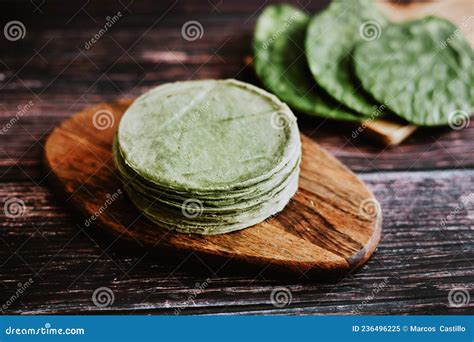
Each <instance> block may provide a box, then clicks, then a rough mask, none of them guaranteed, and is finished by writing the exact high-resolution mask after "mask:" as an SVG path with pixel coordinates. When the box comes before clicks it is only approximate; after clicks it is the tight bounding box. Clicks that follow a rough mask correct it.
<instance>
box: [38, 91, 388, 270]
mask: <svg viewBox="0 0 474 342" xmlns="http://www.w3.org/2000/svg"><path fill="white" fill-rule="evenodd" d="M131 102H132V101H131V100H120V101H118V102H116V103H111V104H105V103H104V104H100V105H97V106H94V107H89V108H86V109H84V110H83V111H81V112H79V113H77V114H75V115H74V116H73V117H71V118H70V119H68V120H66V121H65V122H63V123H62V124H61V125H60V126H58V127H57V128H55V129H54V130H53V131H52V133H51V134H50V136H49V137H48V139H47V141H46V145H45V162H46V165H47V167H48V168H49V171H50V172H49V176H50V179H51V181H52V182H53V183H54V186H55V188H59V189H60V191H61V192H62V193H63V195H64V194H65V195H66V198H68V203H70V204H71V205H72V206H74V207H75V208H76V209H78V210H79V211H80V212H81V213H82V214H83V216H84V221H82V223H81V224H82V225H85V226H89V225H91V226H92V225H94V226H95V225H97V226H98V227H100V228H101V229H103V230H106V231H108V232H111V233H113V234H115V235H118V236H120V237H123V238H127V239H132V240H135V241H139V242H140V243H141V244H143V245H145V246H149V247H156V248H166V249H168V250H169V249H173V250H180V251H196V252H198V253H201V254H205V255H211V256H216V257H224V258H233V259H236V260H240V261H242V262H246V263H251V264H257V265H261V266H264V267H266V266H270V267H272V268H277V269H284V270H290V271H293V272H296V273H298V274H301V273H306V272H308V271H312V272H313V271H316V272H318V273H320V272H344V271H349V270H351V269H353V268H354V267H357V266H359V265H361V264H362V263H364V262H365V261H367V259H368V258H369V257H370V256H371V255H372V253H373V252H374V250H375V248H376V246H377V244H378V242H379V239H380V232H381V222H382V215H381V211H380V206H379V204H378V202H377V201H376V200H375V198H374V196H373V195H372V193H370V191H369V190H368V189H367V188H366V187H365V185H364V184H363V183H362V182H361V181H360V180H359V179H358V178H357V177H356V176H355V175H354V174H353V173H352V172H351V171H349V170H348V169H347V168H346V167H345V166H344V165H342V164H341V163H340V162H339V161H337V160H336V159H335V158H334V157H332V156H331V155H330V154H329V153H328V152H326V151H325V150H324V149H322V148H321V147H320V146H319V145H318V144H317V143H315V142H314V141H313V140H311V139H310V138H308V137H305V136H303V137H302V145H303V156H302V165H301V176H300V181H299V190H298V192H297V194H296V195H295V196H294V198H293V199H292V200H291V202H290V203H289V204H288V205H287V207H286V208H285V209H284V210H283V211H282V212H281V213H279V214H278V215H277V216H276V217H273V218H271V219H269V220H267V221H265V222H262V223H260V224H258V225H255V226H253V227H250V228H247V229H244V230H241V231H238V232H233V233H229V234H224V235H217V236H201V235H194V234H180V233H173V232H171V231H169V230H168V229H166V228H164V227H158V226H157V225H155V224H154V223H151V222H150V221H148V220H147V219H146V218H144V217H143V216H141V214H140V213H139V212H138V210H137V209H136V208H135V207H134V206H133V205H132V203H131V202H130V200H129V199H128V198H127V195H126V194H125V192H124V190H123V188H122V184H121V182H120V179H119V176H118V171H117V170H116V168H115V166H114V163H113V159H112V151H111V149H112V140H113V136H114V132H115V129H116V126H117V124H118V122H119V121H120V118H121V117H122V115H123V113H124V111H125V110H126V108H127V107H128V106H129V105H130V104H131Z"/></svg>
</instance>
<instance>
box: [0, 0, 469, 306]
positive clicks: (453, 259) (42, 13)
mask: <svg viewBox="0 0 474 342" xmlns="http://www.w3.org/2000/svg"><path fill="white" fill-rule="evenodd" d="M263 6H264V2H258V1H254V0H239V1H227V0H226V1H222V0H209V2H208V1H205V0H204V1H198V0H190V1H176V2H171V1H141V2H138V1H137V2H136V3H135V2H133V1H129V0H119V1H117V2H115V1H100V2H94V3H93V2H92V1H90V2H89V1H85V2H84V1H80V2H75V3H74V2H72V3H69V2H63V1H48V2H43V1H39V0H33V1H31V2H30V1H20V2H19V1H13V0H9V1H4V2H2V4H1V5H0V13H1V14H2V15H1V17H2V21H1V24H2V27H3V25H5V24H6V23H7V22H9V21H12V20H19V21H21V22H22V23H23V24H24V26H25V29H26V35H25V37H24V38H23V39H19V40H16V41H9V40H7V39H5V37H4V36H1V37H0V42H1V43H0V44H1V45H0V51H1V53H0V94H1V95H0V96H1V97H0V99H1V100H0V127H3V130H2V131H1V133H0V175H1V176H0V180H1V187H0V200H1V201H2V203H1V205H2V207H3V206H4V203H6V202H7V201H10V202H9V203H11V202H12V199H14V200H15V201H17V203H20V204H21V201H23V203H24V206H23V207H21V206H20V209H24V210H23V211H22V212H20V213H19V214H20V215H19V216H18V217H12V215H11V213H10V214H8V213H7V212H6V211H5V210H1V209H0V309H2V311H3V312H4V313H10V314H18V313H27V314H40V313H49V314H58V313H70V314H77V313H139V314H148V313H167V314H174V313H180V314H208V313H224V314H229V313H235V314H246V313H252V314H270V313H271V314H355V313H362V314H463V313H468V312H469V311H471V312H472V309H473V306H474V301H473V300H471V302H470V303H469V304H465V305H464V306H462V307H452V306H451V307H450V306H449V301H448V297H449V293H450V292H451V293H452V294H453V292H452V290H454V289H457V290H456V291H459V289H458V288H460V289H461V291H464V292H463V293H464V294H465V293H467V292H469V291H471V294H472V284H473V281H474V266H473V261H474V236H473V218H474V198H472V197H473V196H474V195H473V193H474V169H473V166H474V152H473V150H474V148H473V147H474V144H473V141H474V127H473V126H474V125H473V124H472V123H471V125H470V127H467V128H465V129H462V130H451V129H449V128H443V129H426V130H419V131H418V132H417V133H416V134H415V135H414V136H413V137H411V138H410V139H409V140H408V141H407V142H405V143H404V144H403V145H402V146H399V147H396V148H383V147H380V146H377V145H375V144H373V143H371V142H368V141H366V140H364V139H363V138H357V139H353V138H352V137H351V130H350V128H347V127H341V125H339V124H335V123H332V122H328V121H326V122H323V121H321V120H317V119H314V118H305V117H303V116H300V126H301V129H302V130H303V131H304V132H306V133H308V134H311V136H312V138H314V139H315V140H316V141H317V142H319V143H320V144H321V145H322V146H324V147H325V148H327V149H328V150H329V151H330V152H331V153H333V154H334V155H335V156H337V157H338V158H339V159H340V160H341V161H343V162H344V163H345V164H346V165H348V166H349V167H350V168H351V169H352V170H353V171H355V172H356V173H358V174H359V175H360V177H361V178H362V179H363V180H364V181H365V182H366V183H367V184H368V185H369V187H370V188H371V190H373V191H374V193H375V195H376V196H377V198H378V199H379V201H380V203H381V205H382V209H383V215H384V223H383V235H382V241H381V243H380V246H379V248H378V250H377V251H376V253H375V255H374V256H373V258H372V259H371V260H370V261H369V262H368V263H367V264H366V265H365V266H363V267H362V268H361V269H359V270H357V271H354V272H352V273H351V274H349V275H348V276H346V277H341V278H339V279H325V278H324V277H321V278H319V279H305V278H300V279H298V278H292V277H289V276H277V275H274V274H271V273H268V272H267V271H266V270H262V269H256V268H251V267H240V266H239V265H234V264H233V263H232V262H228V261H227V260H217V261H209V260H204V259H203V258H202V257H201V256H199V255H196V254H191V255H172V254H171V255H170V254H168V255H165V254H161V253H158V252H155V251H148V250H143V249H140V248H138V247H137V246H133V245H132V244H128V243H124V242H122V241H119V240H114V239H112V238H110V237H109V236H107V235H104V234H102V233H101V232H100V231H99V230H98V229H97V228H94V227H89V228H87V229H83V228H81V226H80V225H79V224H78V222H80V220H81V219H80V218H78V217H76V216H75V214H74V213H73V211H72V210H71V208H70V207H69V206H68V203H67V201H62V200H59V199H58V197H56V195H55V193H53V191H52V190H51V188H50V186H49V184H48V181H47V179H46V177H45V171H44V169H43V166H42V156H43V143H44V139H45V137H46V136H47V134H48V132H50V130H51V129H52V128H53V127H55V126H56V125H57V124H58V123H60V122H61V121H62V120H64V119H66V118H68V117H69V116H71V115H72V114H73V113H74V112H76V111H78V110H80V109H81V108H83V107H84V106H87V105H90V104H95V103H98V102H103V101H109V100H113V99H116V98H119V97H134V96H136V95H138V94H140V93H142V92H143V91H145V90H146V89H149V88H150V87H153V86H155V85H158V84H161V83H164V82H168V81H176V80H186V79H199V78H226V77H235V78H238V79H242V80H246V81H250V82H254V83H257V80H256V79H255V78H254V76H253V75H252V72H251V70H249V69H248V68H245V67H244V63H243V59H244V57H245V56H246V55H247V54H249V53H250V44H251V36H252V30H253V25H254V23H255V19H256V15H257V13H258V12H259V11H260V10H261V8H262V7H263ZM300 6H307V8H308V9H309V10H310V11H314V10H317V9H319V8H321V7H323V6H324V4H323V3H322V2H321V3H319V2H317V1H314V2H312V3H309V2H306V0H302V1H301V3H300ZM119 11H120V13H121V15H120V17H119V19H118V20H116V22H115V23H113V24H112V25H111V27H110V28H107V32H105V33H104V32H102V34H101V33H100V31H99V30H101V29H103V28H104V25H105V23H106V21H107V17H108V16H109V17H110V18H109V20H110V21H115V20H114V19H113V17H114V15H115V16H117V15H118V12H119ZM190 20H196V21H198V22H199V23H200V24H201V25H202V27H203V35H202V37H201V38H200V39H197V40H194V41H188V40H186V39H183V36H182V34H181V28H182V26H183V25H184V24H185V23H186V22H188V21H190ZM2 32H3V31H2ZM96 34H97V35H98V36H99V38H98V40H97V41H96V42H95V43H93V44H92V47H91V48H89V49H87V48H86V46H85V45H86V43H88V42H90V40H91V38H92V37H93V36H94V35H96ZM30 101H31V102H30ZM25 106H26V108H25ZM19 108H20V109H19ZM469 196H470V197H469ZM469 200H470V201H469ZM19 201H20V202H19ZM13 216H16V215H13ZM100 287H108V288H109V289H110V290H112V292H113V297H114V302H113V303H112V304H111V305H108V306H106V307H100V306H97V305H94V302H93V300H92V296H93V292H94V290H95V289H97V288H100ZM280 287H284V288H286V289H288V290H289V291H290V292H291V297H292V301H291V303H288V304H287V305H285V306H283V307H281V308H280V307H276V306H274V305H272V303H271V300H270V296H271V292H272V291H273V290H274V289H278V288H280ZM20 288H21V289H24V290H22V291H21V292H22V293H20V294H18V292H19V291H18V289H20ZM458 293H459V292H458ZM2 305H3V306H2Z"/></svg>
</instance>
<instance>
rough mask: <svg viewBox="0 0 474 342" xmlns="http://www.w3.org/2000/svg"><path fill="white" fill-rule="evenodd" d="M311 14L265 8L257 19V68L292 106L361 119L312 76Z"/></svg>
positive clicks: (313, 112)
mask: <svg viewBox="0 0 474 342" xmlns="http://www.w3.org/2000/svg"><path fill="white" fill-rule="evenodd" d="M308 24H309V17H308V16H307V15H306V14H305V13H304V12H302V11H300V10H298V9H296V8H295V7H293V6H290V5H272V6H268V7H267V8H265V10H264V11H263V12H262V14H261V15H260V17H259V18H258V20H257V24H256V28H255V33H254V39H253V50H254V55H255V59H254V65H255V71H256V73H257V75H258V76H259V78H260V79H261V81H262V83H263V84H264V86H265V87H266V88H267V89H269V90H271V91H272V92H274V93H275V94H276V95H277V96H278V97H279V98H280V99H281V100H283V101H285V102H286V103H288V104H289V105H290V106H291V107H292V108H294V109H297V110H299V111H301V112H303V113H306V114H310V115H317V116H321V117H325V118H331V119H338V120H348V121H360V120H361V117H360V116H359V115H357V114H356V113H353V112H351V111H350V110H349V109H347V108H346V107H344V106H343V105H340V104H338V103H337V102H335V101H334V100H332V99H331V98H330V97H329V96H328V95H327V94H325V91H324V90H322V89H321V88H320V87H318V86H317V85H316V84H315V82H314V79H313V78H312V76H311V72H310V70H309V68H308V65H307V62H306V57H305V53H304V38H305V34H306V28H307V26H308Z"/></svg>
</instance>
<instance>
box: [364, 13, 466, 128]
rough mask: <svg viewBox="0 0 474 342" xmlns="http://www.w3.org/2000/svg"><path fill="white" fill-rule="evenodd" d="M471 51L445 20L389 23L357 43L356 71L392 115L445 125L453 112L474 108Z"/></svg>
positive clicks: (464, 111) (453, 26) (458, 32)
mask: <svg viewBox="0 0 474 342" xmlns="http://www.w3.org/2000/svg"><path fill="white" fill-rule="evenodd" d="M473 58H474V55H473V51H472V49H471V47H470V46H469V43H468V42H467V41H466V39H465V38H464V37H463V35H462V33H461V31H460V30H459V29H458V28H457V27H456V26H455V25H453V24H451V23H450V22H449V21H447V20H444V19H441V18H436V17H426V18H424V19H419V20H414V21H409V22H404V23H399V24H391V25H389V26H388V27H386V28H385V29H384V31H383V33H382V35H381V37H380V38H379V39H377V40H374V41H370V42H365V43H362V44H360V45H359V46H358V47H357V48H356V51H355V70H356V73H357V76H358V78H359V79H360V80H361V81H362V84H363V86H364V88H365V89H366V90H367V91H369V92H370V93H372V94H373V96H374V97H375V98H376V99H377V100H378V101H380V102H382V103H384V104H386V106H387V107H388V108H390V109H391V110H393V111H394V112H395V113H396V114H397V115H399V116H401V117H403V118H405V119H406V120H407V121H409V122H411V123H414V124H416V125H419V126H437V125H445V124H449V123H450V121H451V120H452V114H453V113H464V115H465V118H464V119H466V120H467V119H468V115H469V114H471V113H472V112H473V111H474V67H473V66H474V65H473V62H472V60H473Z"/></svg>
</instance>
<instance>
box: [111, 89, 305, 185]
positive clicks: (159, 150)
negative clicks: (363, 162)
mask: <svg viewBox="0 0 474 342" xmlns="http://www.w3.org/2000/svg"><path fill="white" fill-rule="evenodd" d="M117 139H118V144H119V146H120V150H121V153H122V155H123V158H124V161H125V163H126V164H127V165H128V166H129V167H131V168H132V169H133V170H134V171H135V172H136V173H137V174H138V175H139V176H140V177H143V178H144V179H146V180H147V181H149V182H152V183H154V184H156V185H157V186H158V187H162V188H165V189H166V188H169V189H175V190H184V191H197V192H200V191H221V190H234V189H240V188H244V187H247V186H252V185H255V184H258V183H259V182H261V181H264V180H266V179H269V178H270V177H271V176H272V175H274V174H277V173H278V172H279V171H280V170H281V169H283V167H284V166H285V165H286V164H287V163H288V161H289V160H291V159H293V158H292V157H294V154H295V153H296V154H299V153H300V140H299V131H298V127H297V125H296V118H295V116H294V115H293V113H292V112H291V110H290V109H289V108H288V106H287V105H285V104H284V103H282V102H281V101H280V100H278V99H277V98H276V97H275V96H273V95H271V94H269V93H267V92H266V91H264V90H261V89H259V88H257V87H255V86H252V85H250V84H246V83H243V82H239V81H236V80H204V81H187V82H176V83H169V84H166V85H162V86H159V87H157V88H154V89H152V90H150V91H149V92H147V93H145V94H143V95H142V96H140V97H139V98H138V99H137V100H136V101H135V102H134V103H133V104H132V105H131V106H130V107H129V108H128V109H127V111H126V112H125V114H124V116H123V117H122V119H121V121H120V124H119V127H118V132H117Z"/></svg>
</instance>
